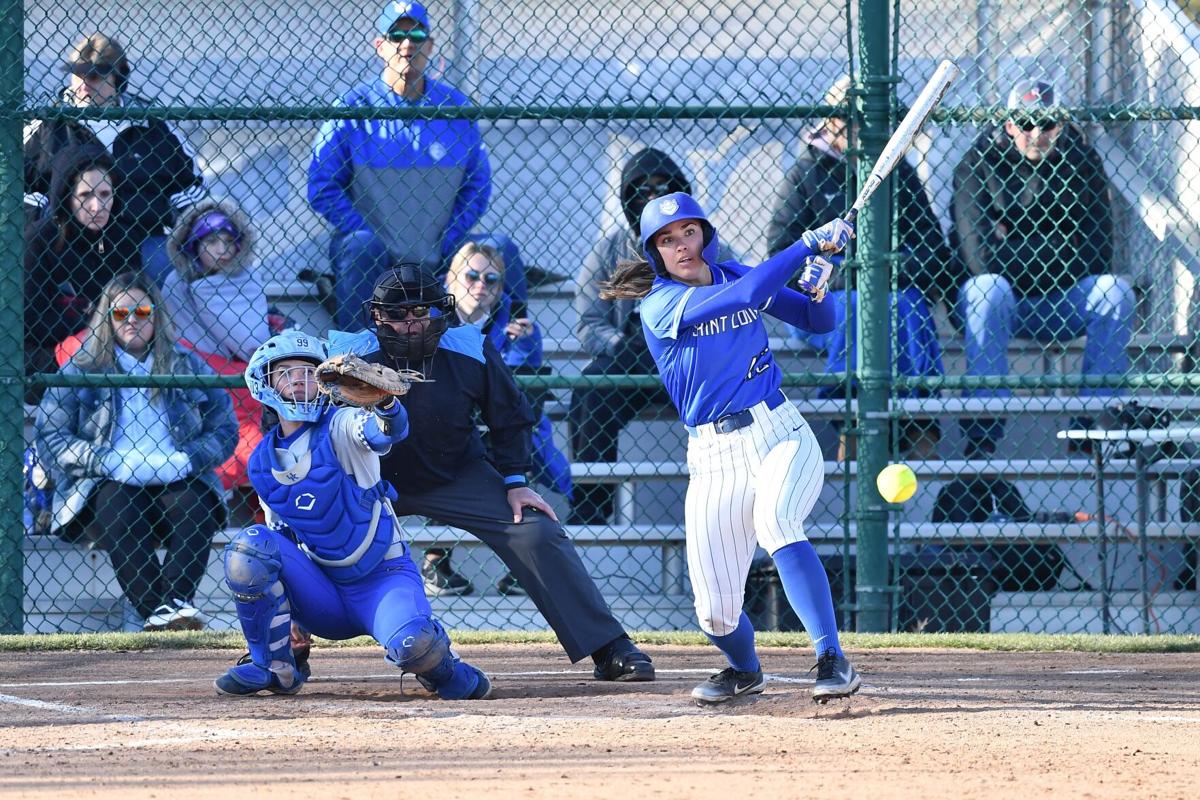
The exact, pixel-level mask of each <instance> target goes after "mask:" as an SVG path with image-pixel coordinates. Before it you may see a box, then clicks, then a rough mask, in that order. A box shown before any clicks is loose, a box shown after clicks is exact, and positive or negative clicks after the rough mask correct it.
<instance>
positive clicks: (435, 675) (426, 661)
mask: <svg viewBox="0 0 1200 800" xmlns="http://www.w3.org/2000/svg"><path fill="white" fill-rule="evenodd" d="M384 647H385V648H386V650H387V654H386V655H385V656H384V657H385V658H386V659H387V660H388V661H389V662H391V663H392V664H395V665H396V666H398V667H399V668H400V669H402V670H403V671H405V672H411V673H413V674H414V675H416V676H417V678H418V679H420V681H421V683H422V685H424V686H426V687H427V688H432V689H433V690H434V691H436V692H437V693H438V697H440V698H442V699H443V700H480V699H483V698H484V697H487V696H488V695H489V694H491V691H492V685H491V682H490V681H488V678H487V676H486V675H484V674H483V672H481V671H480V670H478V669H476V668H475V667H472V666H471V665H470V664H467V663H466V662H464V661H462V660H461V659H459V657H458V656H456V655H455V654H454V651H452V650H451V649H450V637H449V636H447V635H446V631H445V629H444V628H442V626H441V624H440V623H438V621H437V620H435V619H432V618H430V617H416V618H414V619H411V620H409V621H408V622H406V623H405V624H404V626H403V627H402V628H400V630H398V631H396V632H395V633H394V634H392V635H391V636H390V637H389V638H388V640H387V642H385V643H384Z"/></svg>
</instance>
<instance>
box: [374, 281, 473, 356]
mask: <svg viewBox="0 0 1200 800" xmlns="http://www.w3.org/2000/svg"><path fill="white" fill-rule="evenodd" d="M363 313H364V315H365V316H366V318H367V326H368V327H370V328H373V329H374V330H375V335H376V337H378V339H379V346H380V347H381V348H382V349H383V352H384V353H386V354H387V355H388V356H389V357H391V358H393V359H395V360H398V361H409V362H417V361H422V360H424V359H425V358H427V357H429V356H432V355H433V354H434V352H435V351H436V350H437V346H438V342H439V341H440V340H441V338H442V334H443V333H445V332H446V328H448V327H449V326H450V324H451V323H453V322H457V316H456V315H455V313H454V296H453V295H451V294H449V293H447V291H446V287H445V285H444V284H443V283H442V282H441V281H439V280H437V279H436V278H434V277H433V276H432V275H430V274H429V273H428V272H426V271H425V270H424V269H422V268H421V266H420V265H419V264H412V263H409V262H404V263H400V264H397V265H396V266H395V267H393V268H392V269H391V270H389V271H387V272H385V273H384V274H383V275H381V276H380V278H379V280H377V281H376V282H375V288H374V289H373V290H372V291H371V299H370V300H368V301H367V302H365V303H363ZM410 314H411V315H412V317H413V318H414V319H417V320H420V319H426V318H427V319H428V320H429V322H428V323H427V324H424V325H412V326H410V329H409V330H410V332H409V333H407V334H405V333H400V332H398V331H396V330H395V329H394V328H393V327H392V326H391V325H387V324H384V321H385V320H403V319H405V318H406V317H408V316H409V315H410Z"/></svg>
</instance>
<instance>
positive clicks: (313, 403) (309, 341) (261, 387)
mask: <svg viewBox="0 0 1200 800" xmlns="http://www.w3.org/2000/svg"><path fill="white" fill-rule="evenodd" d="M285 358H298V359H303V360H304V361H309V362H312V365H313V366H314V367H316V365H318V364H320V363H321V362H322V361H324V360H325V359H327V358H329V346H328V345H327V344H326V343H325V340H324V339H322V338H320V337H318V336H310V335H309V334H307V333H305V332H304V331H298V330H289V331H284V332H283V333H280V334H277V335H275V336H272V337H271V338H270V339H267V340H266V341H265V342H263V343H262V344H260V345H259V346H258V349H257V350H255V351H254V355H252V356H250V363H249V364H247V365H246V373H245V375H246V385H247V386H248V387H250V394H251V396H253V397H254V399H255V400H257V401H258V402H260V403H262V404H263V405H264V406H269V407H270V408H273V409H275V411H276V412H277V413H278V414H279V416H281V417H283V418H284V419H286V420H289V421H291V422H314V421H316V420H317V419H318V418H320V416H321V412H322V411H323V410H324V409H325V404H326V402H327V398H326V397H325V395H323V394H321V393H320V392H317V391H316V387H315V385H314V387H313V390H314V395H313V396H312V397H303V398H293V399H291V400H285V399H284V397H283V395H281V394H279V392H277V391H276V390H275V387H274V385H272V381H271V365H272V364H274V363H275V362H277V361H282V360H283V359H285Z"/></svg>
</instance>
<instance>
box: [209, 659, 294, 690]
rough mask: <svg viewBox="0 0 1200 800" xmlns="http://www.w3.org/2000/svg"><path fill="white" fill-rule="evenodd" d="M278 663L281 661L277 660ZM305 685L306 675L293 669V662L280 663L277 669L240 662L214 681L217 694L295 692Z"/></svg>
mask: <svg viewBox="0 0 1200 800" xmlns="http://www.w3.org/2000/svg"><path fill="white" fill-rule="evenodd" d="M275 663H276V664H280V662H278V661H276V662H275ZM303 685H304V676H303V675H301V674H300V673H299V672H297V671H296V670H294V669H292V665H291V664H280V666H279V667H277V668H275V669H263V668H262V667H260V666H258V665H257V664H254V663H250V664H239V665H238V666H236V667H230V668H229V671H228V672H226V673H225V674H224V675H222V676H221V677H219V678H217V679H216V680H215V681H213V686H215V687H216V689H217V694H225V695H234V696H238V697H249V696H250V695H255V694H258V693H259V692H270V693H271V694H295V693H296V692H298V691H300V687H301V686H303Z"/></svg>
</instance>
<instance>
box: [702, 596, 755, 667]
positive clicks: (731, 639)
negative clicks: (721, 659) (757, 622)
mask: <svg viewBox="0 0 1200 800" xmlns="http://www.w3.org/2000/svg"><path fill="white" fill-rule="evenodd" d="M704 635H705V636H707V637H708V640H709V641H710V642H712V643H713V644H715V645H716V646H717V647H719V648H721V652H722V653H724V654H725V657H726V658H728V659H729V666H731V667H733V668H734V669H736V670H737V671H738V672H758V671H759V670H760V669H762V665H761V664H759V663H758V654H757V653H755V652H754V626H753V625H751V624H750V618H749V617H747V616H746V612H745V611H743V612H742V616H741V618H739V619H738V626H737V628H736V629H735V630H734V631H733V633H727V634H725V635H724V636H714V635H713V634H711V633H705V634H704Z"/></svg>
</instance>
